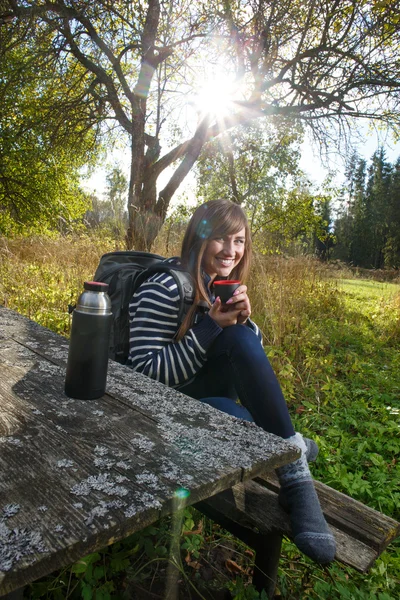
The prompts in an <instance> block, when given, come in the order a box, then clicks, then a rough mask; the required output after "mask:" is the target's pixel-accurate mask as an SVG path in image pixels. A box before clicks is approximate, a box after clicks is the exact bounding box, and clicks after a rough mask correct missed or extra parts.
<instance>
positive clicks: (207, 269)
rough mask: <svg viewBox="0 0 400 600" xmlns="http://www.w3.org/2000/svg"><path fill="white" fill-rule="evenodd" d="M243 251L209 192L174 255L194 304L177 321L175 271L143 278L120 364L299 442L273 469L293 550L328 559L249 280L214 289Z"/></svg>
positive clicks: (245, 267)
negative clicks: (225, 294) (227, 295)
mask: <svg viewBox="0 0 400 600" xmlns="http://www.w3.org/2000/svg"><path fill="white" fill-rule="evenodd" d="M250 258H251V241H250V231H249V226H248V222H247V219H246V216H245V214H244V212H243V210H242V209H241V208H240V206H238V205H237V204H234V203H233V202H230V201H229V200H214V201H211V202H207V203H206V204H203V205H202V206H200V207H199V208H197V210H196V211H195V213H194V215H193V217H192V219H191V220H190V222H189V225H188V228H187V230H186V234H185V237H184V240H183V244H182V254H181V261H182V266H183V267H184V268H185V269H187V270H188V271H189V272H190V273H191V275H192V277H193V279H194V282H195V287H196V290H195V299H194V303H193V306H192V308H191V310H190V311H189V313H188V315H187V316H186V318H185V320H184V322H183V323H182V325H181V326H179V324H178V306H179V295H178V293H177V286H176V284H175V280H174V279H173V277H172V276H171V275H169V274H168V273H158V274H155V275H153V276H151V277H150V278H149V279H148V280H147V281H146V282H144V283H143V284H142V285H141V286H140V288H139V289H138V291H137V292H136V294H135V295H134V296H133V298H132V302H131V304H130V354H129V361H128V364H129V366H131V367H132V368H133V369H134V370H135V371H139V372H141V373H144V374H145V375H148V376H149V377H152V378H153V379H156V380H157V381H161V382H162V383H165V384H166V385H169V386H171V387H174V388H175V389H178V390H180V391H182V392H183V393H185V394H187V395H188V396H191V397H192V398H195V399H198V400H201V401H203V402H206V403H208V404H210V405H212V406H214V407H215V408H218V409H220V410H223V411H225V412H228V413H230V414H233V415H235V416H239V417H242V418H245V419H248V420H254V421H255V423H256V424H257V425H259V426H260V427H262V428H263V429H265V430H266V431H268V432H270V433H274V434H276V435H278V436H280V437H282V438H285V439H287V440H288V441H290V442H291V443H294V444H295V445H296V446H298V447H299V448H300V449H301V452H302V455H301V457H300V458H299V459H298V460H296V461H295V462H293V463H291V464H289V465H285V466H283V467H280V468H278V469H277V474H278V477H279V480H280V484H281V492H280V502H281V504H282V505H283V506H284V508H285V509H286V510H287V511H288V512H289V513H290V518H291V526H292V531H293V536H294V541H295V543H296V545H297V546H298V548H299V549H300V550H301V551H302V552H304V553H305V554H307V555H308V556H309V557H311V558H312V559H314V560H315V561H317V562H319V563H322V564H326V563H328V562H330V561H332V560H333V558H334V555H335V541H334V538H333V536H332V534H331V532H330V530H329V528H328V526H327V524H326V521H325V519H324V516H323V513H322V511H321V507H320V505H319V501H318V497H317V495H316V492H315V489H314V484H313V481H312V477H311V474H310V471H309V468H308V463H307V446H306V443H305V441H304V439H303V437H302V436H301V435H300V434H299V433H296V432H295V431H294V429H293V425H292V422H291V419H290V416H289V412H288V408H287V405H286V402H285V399H284V397H283V394H282V391H281V388H280V386H279V383H278V380H277V378H276V376H275V374H274V371H273V370H272V367H271V365H270V363H269V361H268V358H267V357H266V354H265V352H264V350H263V347H262V344H261V336H260V332H259V330H258V327H257V326H256V325H255V324H254V323H253V322H252V321H251V320H250V318H249V317H250V315H251V303H250V299H249V297H248V295H247V287H246V285H244V284H243V283H241V285H240V286H239V288H238V289H237V290H236V291H235V293H234V295H233V296H232V298H231V299H229V300H228V302H227V304H226V305H222V303H221V300H220V298H219V297H216V298H215V295H214V289H213V282H214V281H215V280H218V279H224V278H225V279H226V278H229V279H237V280H239V281H241V282H243V281H245V279H246V276H247V274H248V271H249V267H250ZM199 306H200V307H203V310H202V312H199ZM238 398H239V399H240V402H241V405H239V404H237V402H236V401H237V399H238Z"/></svg>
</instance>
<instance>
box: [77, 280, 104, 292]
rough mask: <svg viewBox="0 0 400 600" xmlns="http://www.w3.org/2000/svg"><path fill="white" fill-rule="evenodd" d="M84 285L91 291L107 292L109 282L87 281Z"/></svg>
mask: <svg viewBox="0 0 400 600" xmlns="http://www.w3.org/2000/svg"><path fill="white" fill-rule="evenodd" d="M83 287H84V289H85V290H88V291H89V292H107V290H108V283H101V282H100V281H85V282H84V284H83Z"/></svg>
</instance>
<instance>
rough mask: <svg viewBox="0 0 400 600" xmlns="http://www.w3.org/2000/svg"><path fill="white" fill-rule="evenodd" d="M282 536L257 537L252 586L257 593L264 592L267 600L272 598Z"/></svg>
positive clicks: (273, 534)
mask: <svg viewBox="0 0 400 600" xmlns="http://www.w3.org/2000/svg"><path fill="white" fill-rule="evenodd" d="M282 537H283V536H282V535H281V534H280V533H275V532H274V533H270V534H269V535H262V536H261V535H260V536H258V540H257V546H256V548H255V551H256V561H255V565H254V575H253V585H254V587H255V588H256V590H257V591H258V592H261V591H262V590H265V592H266V594H267V596H268V598H273V597H274V592H275V588H276V580H277V576H278V566H279V558H280V555H281V546H282Z"/></svg>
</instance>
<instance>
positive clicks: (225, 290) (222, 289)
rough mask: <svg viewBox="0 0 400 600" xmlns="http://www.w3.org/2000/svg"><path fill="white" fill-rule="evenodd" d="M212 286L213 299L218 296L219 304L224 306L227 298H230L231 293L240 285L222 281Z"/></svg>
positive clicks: (230, 281) (231, 280) (234, 282)
mask: <svg viewBox="0 0 400 600" xmlns="http://www.w3.org/2000/svg"><path fill="white" fill-rule="evenodd" d="M213 285H214V292H215V297H217V296H219V297H220V298H221V302H222V303H223V304H225V303H226V302H227V301H228V300H229V298H232V296H233V292H234V291H235V290H237V288H238V287H239V285H240V281H236V280H233V279H223V280H221V281H214V283H213Z"/></svg>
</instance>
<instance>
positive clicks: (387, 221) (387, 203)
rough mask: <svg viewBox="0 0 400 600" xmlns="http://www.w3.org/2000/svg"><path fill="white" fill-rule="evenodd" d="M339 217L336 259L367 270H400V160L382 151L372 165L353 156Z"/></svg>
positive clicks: (374, 157)
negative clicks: (386, 157) (395, 159)
mask: <svg viewBox="0 0 400 600" xmlns="http://www.w3.org/2000/svg"><path fill="white" fill-rule="evenodd" d="M346 177H347V185H346V187H345V188H344V200H343V205H342V210H341V213H340V215H339V217H338V218H337V219H336V220H335V224H334V233H335V239H336V244H335V248H334V250H333V253H332V254H333V256H334V257H336V258H339V259H341V260H343V261H345V262H347V263H351V264H352V265H354V266H359V267H365V268H367V269H383V268H399V266H400V158H398V159H397V161H396V162H395V163H394V164H391V163H390V162H388V161H387V160H386V159H385V152H384V150H383V149H382V148H380V149H379V150H377V151H376V152H375V153H374V154H373V156H372V158H371V161H370V164H369V165H368V164H367V161H366V160H365V159H364V158H360V157H359V156H358V155H357V154H353V156H352V157H351V159H350V161H349V164H348V168H347V173H346Z"/></svg>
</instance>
